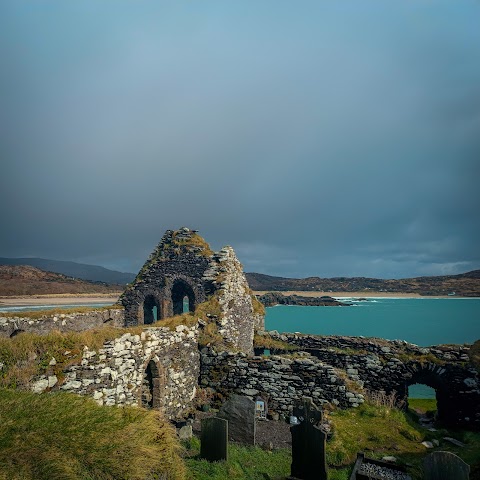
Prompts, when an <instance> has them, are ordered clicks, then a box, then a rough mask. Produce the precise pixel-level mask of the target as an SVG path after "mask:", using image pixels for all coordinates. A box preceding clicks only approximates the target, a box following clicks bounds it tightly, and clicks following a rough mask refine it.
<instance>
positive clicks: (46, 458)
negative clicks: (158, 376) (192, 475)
mask: <svg viewBox="0 0 480 480" xmlns="http://www.w3.org/2000/svg"><path fill="white" fill-rule="evenodd" d="M179 451H180V445H179V443H178V442H177V440H176V436H175V432H174V430H173V428H172V427H171V425H170V424H169V423H168V422H167V421H165V419H163V417H162V416H161V415H160V414H159V413H158V412H154V411H152V410H150V411H147V410H143V409H140V408H133V407H124V408H118V407H100V406H98V405H97V404H96V403H95V402H94V401H93V400H91V399H88V398H85V397H79V396H76V395H71V394H67V393H58V394H49V395H36V394H32V393H27V392H21V391H13V390H5V389H0V479H2V480H3V479H7V478H8V479H9V480H77V479H78V480H147V479H148V480H150V479H153V478H161V479H163V480H183V479H184V478H185V468H184V464H183V461H182V459H181V457H180V456H179Z"/></svg>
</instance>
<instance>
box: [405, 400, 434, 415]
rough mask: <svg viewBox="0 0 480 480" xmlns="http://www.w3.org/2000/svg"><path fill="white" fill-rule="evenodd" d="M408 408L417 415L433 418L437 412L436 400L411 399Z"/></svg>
mask: <svg viewBox="0 0 480 480" xmlns="http://www.w3.org/2000/svg"><path fill="white" fill-rule="evenodd" d="M408 408H409V409H410V410H413V411H414V412H415V413H417V414H421V415H429V416H433V415H434V414H435V412H436V411H437V400H436V399H435V398H409V399H408Z"/></svg>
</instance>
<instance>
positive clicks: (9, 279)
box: [0, 265, 123, 296]
mask: <svg viewBox="0 0 480 480" xmlns="http://www.w3.org/2000/svg"><path fill="white" fill-rule="evenodd" d="M122 290H123V286H122V285H107V284H104V283H100V282H89V281H86V280H79V279H76V278H72V277H67V276H65V275H61V274H59V273H53V272H45V271H43V270H40V269H38V268H35V267H31V266H30V265H0V296H13V295H48V294H56V293H57V294H58V293H72V294H78V293H114V292H119V291H122Z"/></svg>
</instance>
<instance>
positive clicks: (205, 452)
mask: <svg viewBox="0 0 480 480" xmlns="http://www.w3.org/2000/svg"><path fill="white" fill-rule="evenodd" d="M200 457H201V458H204V459H205V460H208V461H209V462H217V461H219V460H227V457H228V422H227V421H226V420H224V419H223V418H216V417H211V418H204V419H203V420H202V431H201V435H200Z"/></svg>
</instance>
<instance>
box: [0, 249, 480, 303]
mask: <svg viewBox="0 0 480 480" xmlns="http://www.w3.org/2000/svg"><path fill="white" fill-rule="evenodd" d="M0 265H30V266H32V267H35V268H39V269H40V270H44V271H47V272H54V273H59V274H62V275H66V276H67V277H73V278H76V279H81V280H86V281H90V282H102V283H106V284H110V285H117V286H122V287H124V286H125V285H126V284H127V283H130V282H132V281H133V280H134V279H135V276H136V274H134V273H129V272H119V271H116V270H109V269H107V268H104V267H100V266H98V265H89V264H83V263H77V262H68V261H63V260H50V259H45V258H28V257H26V258H6V257H0ZM246 276H247V280H248V283H249V285H250V288H251V289H252V290H255V291H313V292H315V291H318V292H329V291H330V292H345V293H355V292H368V291H371V292H372V293H373V292H375V293H378V292H386V293H415V294H419V295H424V296H433V295H439V296H440V295H449V294H452V293H453V292H455V294H456V295H457V296H467V297H479V296H480V270H472V271H469V272H465V273H460V274H456V275H438V276H422V277H411V278H403V279H380V278H371V277H331V278H321V277H306V278H288V277H277V276H273V275H267V274H263V273H255V272H251V273H246Z"/></svg>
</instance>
